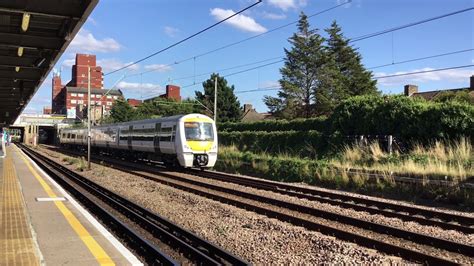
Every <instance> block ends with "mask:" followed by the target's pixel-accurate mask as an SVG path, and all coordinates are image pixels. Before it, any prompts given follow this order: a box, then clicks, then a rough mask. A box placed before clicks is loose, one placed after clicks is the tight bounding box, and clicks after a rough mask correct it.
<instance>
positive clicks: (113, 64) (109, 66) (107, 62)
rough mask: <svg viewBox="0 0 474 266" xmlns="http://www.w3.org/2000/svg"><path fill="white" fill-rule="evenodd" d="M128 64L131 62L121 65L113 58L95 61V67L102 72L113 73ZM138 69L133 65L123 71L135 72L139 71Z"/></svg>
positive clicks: (138, 67) (137, 66)
mask: <svg viewBox="0 0 474 266" xmlns="http://www.w3.org/2000/svg"><path fill="white" fill-rule="evenodd" d="M130 63H132V62H128V63H123V62H121V61H120V60H118V59H115V58H106V59H100V60H97V66H100V67H102V71H103V72H109V71H114V70H117V69H119V68H122V67H124V66H126V65H128V64H130ZM139 69H140V66H139V65H133V66H130V67H129V68H127V69H126V70H125V71H136V70H139Z"/></svg>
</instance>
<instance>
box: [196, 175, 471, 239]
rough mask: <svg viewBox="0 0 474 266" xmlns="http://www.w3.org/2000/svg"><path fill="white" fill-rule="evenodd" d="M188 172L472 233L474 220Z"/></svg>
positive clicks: (252, 179) (248, 179)
mask: <svg viewBox="0 0 474 266" xmlns="http://www.w3.org/2000/svg"><path fill="white" fill-rule="evenodd" d="M187 172H189V173H190V174H193V175H197V176H201V177H205V178H209V179H214V180H219V181H223V182H230V183H234V184H239V185H243V186H247V187H252V188H256V189H262V190H267V191H272V192H276V193H279V194H283V195H288V196H292V197H297V198H303V199H307V200H311V201H318V202H322V203H328V204H331V205H335V206H340V207H343V208H350V209H353V210H356V211H364V212H368V213H371V214H380V215H383V216H386V217H394V218H398V219H401V220H404V221H414V222H417V223H419V224H422V225H428V226H437V227H440V228H442V229H445V230H456V231H459V232H463V233H466V234H474V227H473V226H474V218H473V217H468V216H463V215H455V214H449V213H445V212H441V211H435V210H429V209H424V208H419V207H415V206H406V205H399V204H394V203H390V202H386V201H378V200H375V199H369V198H360V197H356V196H351V195H347V194H341V193H336V192H331V191H326V190H319V189H313V188H307V187H299V186H295V185H291V184H285V183H280V182H273V181H268V180H263V179H256V178H248V177H243V176H238V175H233V174H227V173H221V172H214V171H197V170H188V171H187Z"/></svg>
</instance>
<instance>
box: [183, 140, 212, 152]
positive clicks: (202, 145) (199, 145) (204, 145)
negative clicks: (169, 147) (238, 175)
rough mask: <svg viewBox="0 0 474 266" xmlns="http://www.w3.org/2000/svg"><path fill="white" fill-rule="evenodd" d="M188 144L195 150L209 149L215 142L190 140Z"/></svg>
mask: <svg viewBox="0 0 474 266" xmlns="http://www.w3.org/2000/svg"><path fill="white" fill-rule="evenodd" d="M186 144H187V145H188V146H189V147H190V148H191V150H193V151H209V150H210V149H211V147H212V144H214V141H194V140H188V141H186Z"/></svg>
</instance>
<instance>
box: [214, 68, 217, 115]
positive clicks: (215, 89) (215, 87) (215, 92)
mask: <svg viewBox="0 0 474 266" xmlns="http://www.w3.org/2000/svg"><path fill="white" fill-rule="evenodd" d="M214 123H217V75H216V77H215V79H214Z"/></svg>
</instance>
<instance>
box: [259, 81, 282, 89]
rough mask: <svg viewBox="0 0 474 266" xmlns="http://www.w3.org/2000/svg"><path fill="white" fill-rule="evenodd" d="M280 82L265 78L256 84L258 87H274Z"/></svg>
mask: <svg viewBox="0 0 474 266" xmlns="http://www.w3.org/2000/svg"><path fill="white" fill-rule="evenodd" d="M279 86H280V82H279V81H277V80H267V81H264V82H262V83H261V84H260V86H258V87H259V88H274V87H279Z"/></svg>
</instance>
